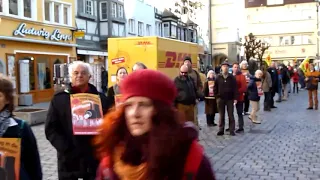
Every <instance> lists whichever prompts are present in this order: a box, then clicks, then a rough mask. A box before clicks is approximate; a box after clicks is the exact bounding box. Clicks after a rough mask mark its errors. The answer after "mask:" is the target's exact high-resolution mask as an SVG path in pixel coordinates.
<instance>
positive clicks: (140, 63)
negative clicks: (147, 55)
mask: <svg viewBox="0 0 320 180" xmlns="http://www.w3.org/2000/svg"><path fill="white" fill-rule="evenodd" d="M135 65H137V66H140V67H142V69H147V66H146V65H144V64H143V63H142V62H136V63H135V64H134V65H133V66H132V70H133V67H134V66H135Z"/></svg>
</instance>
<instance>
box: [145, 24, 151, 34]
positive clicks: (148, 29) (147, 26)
mask: <svg viewBox="0 0 320 180" xmlns="http://www.w3.org/2000/svg"><path fill="white" fill-rule="evenodd" d="M146 36H151V25H150V24H147V25H146Z"/></svg>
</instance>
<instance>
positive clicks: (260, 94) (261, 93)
mask: <svg viewBox="0 0 320 180" xmlns="http://www.w3.org/2000/svg"><path fill="white" fill-rule="evenodd" d="M256 85H257V90H258V95H259V96H262V95H263V90H262V83H261V81H256Z"/></svg>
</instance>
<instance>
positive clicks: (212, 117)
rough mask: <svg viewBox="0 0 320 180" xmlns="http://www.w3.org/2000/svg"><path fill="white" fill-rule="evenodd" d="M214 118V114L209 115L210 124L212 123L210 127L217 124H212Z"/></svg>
mask: <svg viewBox="0 0 320 180" xmlns="http://www.w3.org/2000/svg"><path fill="white" fill-rule="evenodd" d="M214 117H215V114H211V116H210V120H211V121H210V122H211V123H212V126H217V124H216V123H215V122H214Z"/></svg>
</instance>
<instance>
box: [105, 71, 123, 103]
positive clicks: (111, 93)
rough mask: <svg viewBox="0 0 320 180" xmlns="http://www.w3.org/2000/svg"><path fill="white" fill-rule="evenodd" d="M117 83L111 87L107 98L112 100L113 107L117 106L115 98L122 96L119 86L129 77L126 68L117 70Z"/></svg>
mask: <svg viewBox="0 0 320 180" xmlns="http://www.w3.org/2000/svg"><path fill="white" fill-rule="evenodd" d="M116 75H117V82H116V83H115V84H114V85H113V86H111V87H109V89H108V93H107V96H108V97H109V98H110V100H111V102H112V104H113V105H115V96H117V95H121V92H120V87H119V84H120V83H121V81H122V80H123V79H124V78H126V77H127V76H128V71H127V69H126V68H125V67H120V68H118V69H117V72H116Z"/></svg>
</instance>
